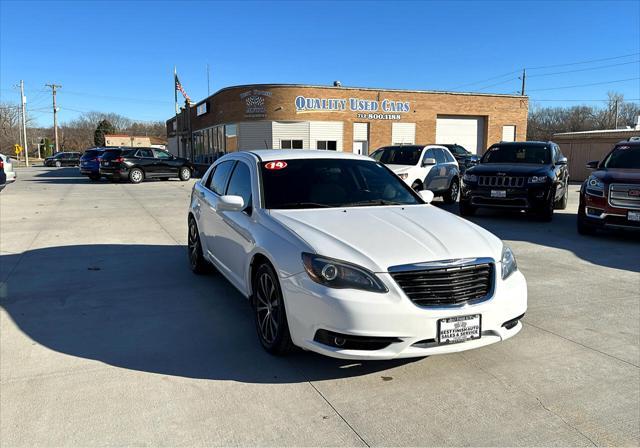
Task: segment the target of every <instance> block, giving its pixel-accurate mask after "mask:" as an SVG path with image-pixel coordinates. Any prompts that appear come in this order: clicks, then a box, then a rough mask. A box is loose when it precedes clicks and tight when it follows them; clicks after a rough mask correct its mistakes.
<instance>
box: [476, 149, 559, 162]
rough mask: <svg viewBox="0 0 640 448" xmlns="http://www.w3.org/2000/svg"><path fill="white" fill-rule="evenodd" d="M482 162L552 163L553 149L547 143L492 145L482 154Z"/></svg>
mask: <svg viewBox="0 0 640 448" xmlns="http://www.w3.org/2000/svg"><path fill="white" fill-rule="evenodd" d="M482 163H535V164H539V165H548V164H549V163H551V150H550V148H549V146H547V145H522V146H519V145H505V146H492V147H491V148H489V149H488V150H487V152H486V153H485V155H484V156H482Z"/></svg>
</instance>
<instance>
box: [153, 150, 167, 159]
mask: <svg viewBox="0 0 640 448" xmlns="http://www.w3.org/2000/svg"><path fill="white" fill-rule="evenodd" d="M149 152H151V151H149ZM154 152H155V153H156V158H157V159H170V158H171V154H169V153H168V152H166V151H158V150H157V149H156V150H154Z"/></svg>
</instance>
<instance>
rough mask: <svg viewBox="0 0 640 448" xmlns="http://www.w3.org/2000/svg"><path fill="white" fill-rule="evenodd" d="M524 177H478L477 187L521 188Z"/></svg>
mask: <svg viewBox="0 0 640 448" xmlns="http://www.w3.org/2000/svg"><path fill="white" fill-rule="evenodd" d="M525 180H526V178H525V177H521V176H518V177H515V176H479V177H478V185H480V186H481V187H523V186H524V184H525Z"/></svg>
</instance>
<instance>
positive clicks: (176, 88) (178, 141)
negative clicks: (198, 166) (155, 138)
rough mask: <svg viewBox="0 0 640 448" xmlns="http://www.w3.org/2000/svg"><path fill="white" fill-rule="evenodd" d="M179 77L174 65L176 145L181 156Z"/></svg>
mask: <svg viewBox="0 0 640 448" xmlns="http://www.w3.org/2000/svg"><path fill="white" fill-rule="evenodd" d="M177 79H178V70H177V68H176V66H175V65H174V66H173V101H174V102H175V109H176V147H177V150H178V154H177V155H178V157H180V156H181V154H180V133H179V132H178V129H179V126H178V86H177V85H176V80H177Z"/></svg>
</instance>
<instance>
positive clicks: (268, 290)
mask: <svg viewBox="0 0 640 448" xmlns="http://www.w3.org/2000/svg"><path fill="white" fill-rule="evenodd" d="M253 304H254V306H253V310H254V314H255V322H256V331H257V333H258V340H259V341H260V344H261V345H262V347H263V348H264V349H265V350H266V351H267V352H269V353H271V354H272V355H278V356H283V355H286V354H288V353H291V352H292V351H293V350H294V348H295V346H294V345H293V341H292V340H291V333H289V324H288V322H287V313H286V310H285V306H284V299H283V297H282V290H281V289H280V282H278V276H277V275H276V272H275V270H274V269H273V268H272V267H271V265H269V264H268V263H263V264H261V265H260V266H259V267H258V269H257V270H256V272H255V274H254V276H253Z"/></svg>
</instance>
